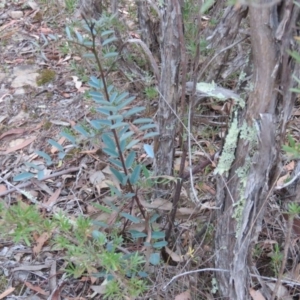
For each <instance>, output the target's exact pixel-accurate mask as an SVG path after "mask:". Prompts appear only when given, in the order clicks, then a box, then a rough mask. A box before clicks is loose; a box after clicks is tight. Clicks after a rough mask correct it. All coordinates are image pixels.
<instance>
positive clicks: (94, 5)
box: [79, 0, 102, 20]
mask: <svg viewBox="0 0 300 300" xmlns="http://www.w3.org/2000/svg"><path fill="white" fill-rule="evenodd" d="M79 5H80V11H81V13H82V14H83V15H84V17H85V18H86V19H91V18H92V19H96V20H97V19H99V17H100V16H101V14H102V0H80V1H79Z"/></svg>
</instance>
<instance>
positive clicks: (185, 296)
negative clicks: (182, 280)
mask: <svg viewBox="0 0 300 300" xmlns="http://www.w3.org/2000/svg"><path fill="white" fill-rule="evenodd" d="M191 299H192V297H191V293H190V290H187V291H185V292H183V293H181V294H179V295H177V296H176V297H175V300H191Z"/></svg>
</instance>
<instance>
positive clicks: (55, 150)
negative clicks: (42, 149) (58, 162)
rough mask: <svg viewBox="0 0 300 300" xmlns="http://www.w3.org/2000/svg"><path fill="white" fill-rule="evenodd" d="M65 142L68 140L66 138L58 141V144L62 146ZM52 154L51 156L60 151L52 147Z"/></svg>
mask: <svg viewBox="0 0 300 300" xmlns="http://www.w3.org/2000/svg"><path fill="white" fill-rule="evenodd" d="M65 140H66V138H65V137H61V138H60V139H59V140H58V141H57V143H58V144H60V145H62V144H63V143H64V141H65ZM50 152H51V154H54V153H56V152H58V149H57V148H56V147H54V146H52V147H51V150H50Z"/></svg>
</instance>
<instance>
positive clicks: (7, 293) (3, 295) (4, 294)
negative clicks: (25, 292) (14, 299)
mask: <svg viewBox="0 0 300 300" xmlns="http://www.w3.org/2000/svg"><path fill="white" fill-rule="evenodd" d="M14 290H15V288H14V287H10V288H8V289H7V290H6V291H4V292H3V293H2V294H0V299H4V298H5V297H7V296H8V295H9V294H11V293H12V292H13V291H14Z"/></svg>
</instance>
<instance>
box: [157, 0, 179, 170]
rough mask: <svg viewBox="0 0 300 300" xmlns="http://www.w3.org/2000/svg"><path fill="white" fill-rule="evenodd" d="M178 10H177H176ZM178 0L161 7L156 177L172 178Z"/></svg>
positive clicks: (176, 79) (176, 93)
mask: <svg viewBox="0 0 300 300" xmlns="http://www.w3.org/2000/svg"><path fill="white" fill-rule="evenodd" d="M176 7H177V9H176ZM180 7H181V6H180V2H179V1H178V0H172V1H170V0H169V1H164V4H163V5H162V6H161V35H162V36H161V44H160V51H161V77H160V78H161V79H160V82H159V91H160V98H159V108H158V112H157V122H158V126H159V131H160V132H159V133H160V135H159V138H158V139H157V141H156V147H155V148H156V149H155V151H156V153H155V173H156V174H157V175H172V173H173V156H174V153H173V152H174V146H175V133H176V125H177V124H176V123H177V122H176V116H175V114H174V112H176V103H177V101H178V75H179V66H180V41H179V33H178V28H179V27H178V26H182V24H180V23H179V22H181V16H180V15H178V13H177V12H178V11H180V9H181V8H180Z"/></svg>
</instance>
